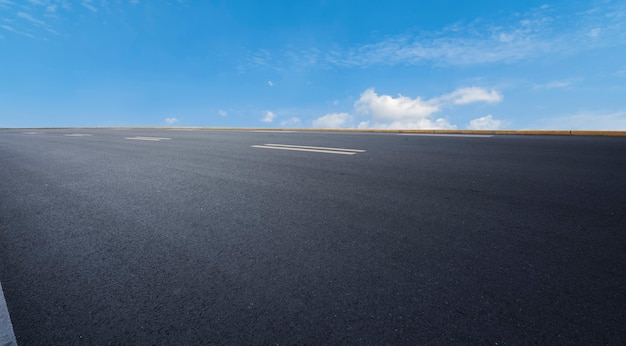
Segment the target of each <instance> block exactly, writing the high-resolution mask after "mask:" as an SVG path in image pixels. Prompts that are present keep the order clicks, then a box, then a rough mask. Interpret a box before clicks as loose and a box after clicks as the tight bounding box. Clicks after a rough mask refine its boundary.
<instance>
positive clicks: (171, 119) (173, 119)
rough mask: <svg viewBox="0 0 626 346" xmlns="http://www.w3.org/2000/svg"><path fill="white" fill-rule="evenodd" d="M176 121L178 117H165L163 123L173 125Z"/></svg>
mask: <svg viewBox="0 0 626 346" xmlns="http://www.w3.org/2000/svg"><path fill="white" fill-rule="evenodd" d="M177 122H178V118H173V117H172V118H165V123H166V124H168V125H174V124H176V123H177Z"/></svg>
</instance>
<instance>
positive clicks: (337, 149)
mask: <svg viewBox="0 0 626 346" xmlns="http://www.w3.org/2000/svg"><path fill="white" fill-rule="evenodd" d="M265 145H271V146H273V147H285V148H304V149H321V150H335V151H350V152H355V153H364V152H365V150H361V149H345V148H329V147H310V146H306V145H290V144H265Z"/></svg>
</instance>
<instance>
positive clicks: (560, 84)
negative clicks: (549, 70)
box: [533, 78, 581, 89]
mask: <svg viewBox="0 0 626 346" xmlns="http://www.w3.org/2000/svg"><path fill="white" fill-rule="evenodd" d="M580 81H581V79H579V78H572V79H562V80H553V81H549V82H546V83H539V84H534V85H533V88H535V89H563V88H569V87H571V86H573V85H575V84H576V83H579V82H580Z"/></svg>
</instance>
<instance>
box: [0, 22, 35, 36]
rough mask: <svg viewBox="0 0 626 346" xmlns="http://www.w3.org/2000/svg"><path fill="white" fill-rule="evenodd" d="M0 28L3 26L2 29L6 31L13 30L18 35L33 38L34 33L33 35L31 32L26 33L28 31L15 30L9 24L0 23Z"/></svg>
mask: <svg viewBox="0 0 626 346" xmlns="http://www.w3.org/2000/svg"><path fill="white" fill-rule="evenodd" d="M0 28H3V29H4V30H7V31H11V32H14V33H16V34H18V35H23V36H26V37H30V38H35V35H33V34H31V33H28V32H24V31H20V30H17V29H15V28H13V27H12V26H9V25H4V24H2V25H0Z"/></svg>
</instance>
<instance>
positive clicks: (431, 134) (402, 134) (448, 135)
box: [398, 133, 493, 138]
mask: <svg viewBox="0 0 626 346" xmlns="http://www.w3.org/2000/svg"><path fill="white" fill-rule="evenodd" d="M398 136H427V137H467V138H489V137H493V135H459V134H454V133H398Z"/></svg>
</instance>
